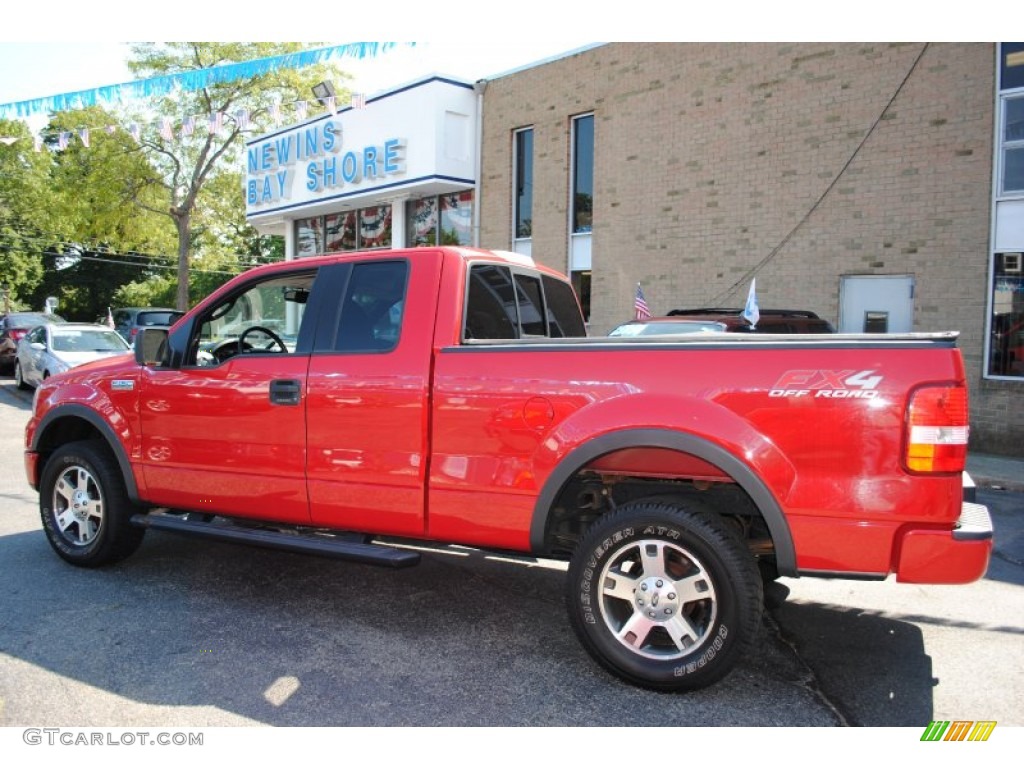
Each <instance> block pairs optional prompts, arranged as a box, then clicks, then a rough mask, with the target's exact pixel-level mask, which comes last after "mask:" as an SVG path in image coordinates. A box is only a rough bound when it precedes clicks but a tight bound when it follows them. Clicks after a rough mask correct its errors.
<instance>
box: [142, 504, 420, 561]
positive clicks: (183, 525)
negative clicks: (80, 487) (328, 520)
mask: <svg viewBox="0 0 1024 768" xmlns="http://www.w3.org/2000/svg"><path fill="white" fill-rule="evenodd" d="M131 522H132V525H136V526H138V527H140V528H153V529H155V530H159V531H167V532H169V533H180V534H184V535H186V536H200V537H203V538H207V539H215V540H217V541H227V542H232V543H235V544H248V545H250V546H255V547H264V548H266V549H281V550H284V551H285V552H299V553H302V554H307V555H319V556H321V557H331V558H335V559H338V560H350V561H353V562H357V563H365V564H367V565H381V566H385V567H388V568H408V567H409V566H412V565H418V564H419V562H420V553H419V552H412V551H410V550H406V549H395V548H394V547H388V546H384V545H382V544H370V543H368V542H367V541H365V538H366V537H361V536H358V537H353V536H352V534H347V535H346V534H344V533H339V534H331V533H326V534H323V533H305V532H302V531H299V530H296V529H284V530H273V529H268V528H246V527H243V526H240V525H235V524H233V523H223V522H201V521H199V520H189V519H187V518H186V517H183V516H179V515H169V514H166V513H162V512H151V513H149V514H146V515H132V519H131ZM358 539H363V540H358Z"/></svg>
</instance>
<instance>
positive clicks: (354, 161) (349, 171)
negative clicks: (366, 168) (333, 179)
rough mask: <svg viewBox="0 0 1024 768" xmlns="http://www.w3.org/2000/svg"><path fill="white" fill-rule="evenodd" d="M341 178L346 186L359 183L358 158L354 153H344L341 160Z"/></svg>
mask: <svg viewBox="0 0 1024 768" xmlns="http://www.w3.org/2000/svg"><path fill="white" fill-rule="evenodd" d="M341 178H343V179H344V180H345V183H346V184H356V183H357V182H359V158H357V157H356V153H355V152H346V153H345V156H344V157H342V158H341Z"/></svg>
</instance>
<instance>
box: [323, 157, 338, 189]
mask: <svg viewBox="0 0 1024 768" xmlns="http://www.w3.org/2000/svg"><path fill="white" fill-rule="evenodd" d="M324 186H325V187H336V186H338V158H336V157H328V158H325V159H324Z"/></svg>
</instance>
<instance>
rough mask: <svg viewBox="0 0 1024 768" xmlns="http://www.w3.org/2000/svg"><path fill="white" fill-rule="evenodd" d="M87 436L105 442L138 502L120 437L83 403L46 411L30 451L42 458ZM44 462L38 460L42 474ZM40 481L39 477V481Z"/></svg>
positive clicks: (132, 473) (132, 498) (130, 466)
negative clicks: (66, 444)
mask: <svg viewBox="0 0 1024 768" xmlns="http://www.w3.org/2000/svg"><path fill="white" fill-rule="evenodd" d="M88 439H99V440H101V441H102V442H103V443H105V444H106V446H107V448H108V449H109V450H110V452H111V454H112V455H113V456H114V459H115V461H116V462H117V466H118V469H119V470H120V472H121V476H122V477H123V478H124V484H125V489H126V490H127V492H128V497H129V498H130V499H131V500H132V501H133V502H136V503H137V502H139V501H140V499H139V489H138V485H137V484H136V482H135V474H134V472H132V465H131V461H129V459H128V454H127V452H126V451H125V449H124V446H123V444H122V443H121V440H120V439H119V438H118V436H117V433H116V432H115V431H114V428H113V427H111V426H110V424H108V423H107V422H106V421H105V420H104V419H103V418H102V417H101V416H99V414H97V413H96V412H95V411H93V410H91V409H90V408H87V407H86V406H84V405H79V404H77V403H70V404H68V405H62V406H58V407H57V408H54V409H53V410H51V411H49V412H47V414H46V415H45V416H44V417H43V418H42V419H41V420H40V422H39V426H38V427H37V428H36V430H35V433H34V434H33V436H32V443H31V445H30V446H29V450H31V451H34V452H35V453H37V454H39V455H40V456H41V457H49V455H50V454H51V453H53V451H54V450H56V449H57V448H58V447H59V446H61V445H64V444H65V443H69V442H72V441H74V440H88ZM45 463H46V462H45V460H44V461H41V462H39V468H38V470H37V471H38V473H39V474H40V475H41V474H42V471H43V467H44V465H45ZM38 480H39V478H38V477H37V478H36V482H37V483H38Z"/></svg>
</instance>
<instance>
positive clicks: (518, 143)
mask: <svg viewBox="0 0 1024 768" xmlns="http://www.w3.org/2000/svg"><path fill="white" fill-rule="evenodd" d="M515 153H516V156H515V160H514V162H515V169H516V177H515V179H514V180H513V184H515V200H514V205H515V212H514V216H515V237H516V239H520V238H527V237H531V236H532V235H533V129H532V128H527V129H525V130H522V131H517V132H516V134H515Z"/></svg>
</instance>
